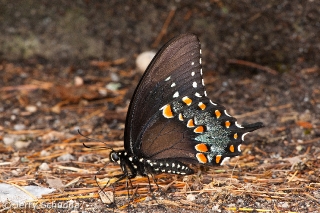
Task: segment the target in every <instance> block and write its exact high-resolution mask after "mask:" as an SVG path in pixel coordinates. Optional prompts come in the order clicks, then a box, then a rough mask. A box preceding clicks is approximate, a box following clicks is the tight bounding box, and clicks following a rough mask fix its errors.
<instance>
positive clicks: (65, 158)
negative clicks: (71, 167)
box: [57, 153, 75, 161]
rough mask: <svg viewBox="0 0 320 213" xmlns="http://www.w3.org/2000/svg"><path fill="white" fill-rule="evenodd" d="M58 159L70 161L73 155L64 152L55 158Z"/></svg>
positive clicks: (73, 158)
mask: <svg viewBox="0 0 320 213" xmlns="http://www.w3.org/2000/svg"><path fill="white" fill-rule="evenodd" d="M57 160H58V161H72V160H75V157H73V155H71V154H69V153H68V154H65V155H61V156H60V157H58V158H57Z"/></svg>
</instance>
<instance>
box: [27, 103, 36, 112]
mask: <svg viewBox="0 0 320 213" xmlns="http://www.w3.org/2000/svg"><path fill="white" fill-rule="evenodd" d="M26 110H27V111H28V112H31V113H34V112H36V111H37V107H36V106H34V105H28V106H26Z"/></svg>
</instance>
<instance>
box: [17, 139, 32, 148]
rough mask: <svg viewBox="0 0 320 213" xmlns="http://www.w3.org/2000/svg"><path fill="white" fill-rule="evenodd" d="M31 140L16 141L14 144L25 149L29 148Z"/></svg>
mask: <svg viewBox="0 0 320 213" xmlns="http://www.w3.org/2000/svg"><path fill="white" fill-rule="evenodd" d="M30 143H31V141H17V142H15V143H14V146H15V147H16V148H17V149H24V148H27V147H28V146H29V145H30Z"/></svg>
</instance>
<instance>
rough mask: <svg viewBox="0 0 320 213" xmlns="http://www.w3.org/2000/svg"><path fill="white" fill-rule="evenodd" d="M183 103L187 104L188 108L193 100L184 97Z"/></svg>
mask: <svg viewBox="0 0 320 213" xmlns="http://www.w3.org/2000/svg"><path fill="white" fill-rule="evenodd" d="M182 101H183V102H184V103H185V104H187V105H188V106H189V105H190V104H191V103H192V100H191V99H190V98H189V97H188V96H186V97H183V98H182Z"/></svg>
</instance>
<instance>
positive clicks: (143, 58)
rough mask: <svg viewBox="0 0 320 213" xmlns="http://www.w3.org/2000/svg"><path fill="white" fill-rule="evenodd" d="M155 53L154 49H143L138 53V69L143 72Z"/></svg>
mask: <svg viewBox="0 0 320 213" xmlns="http://www.w3.org/2000/svg"><path fill="white" fill-rule="evenodd" d="M155 55H156V53H155V52H154V51H145V52H143V53H140V54H139V55H138V57H137V59H136V65H137V67H138V69H139V70H140V71H141V72H144V71H145V70H146V69H147V67H148V65H149V64H150V62H151V60H152V59H153V57H154V56H155Z"/></svg>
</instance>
